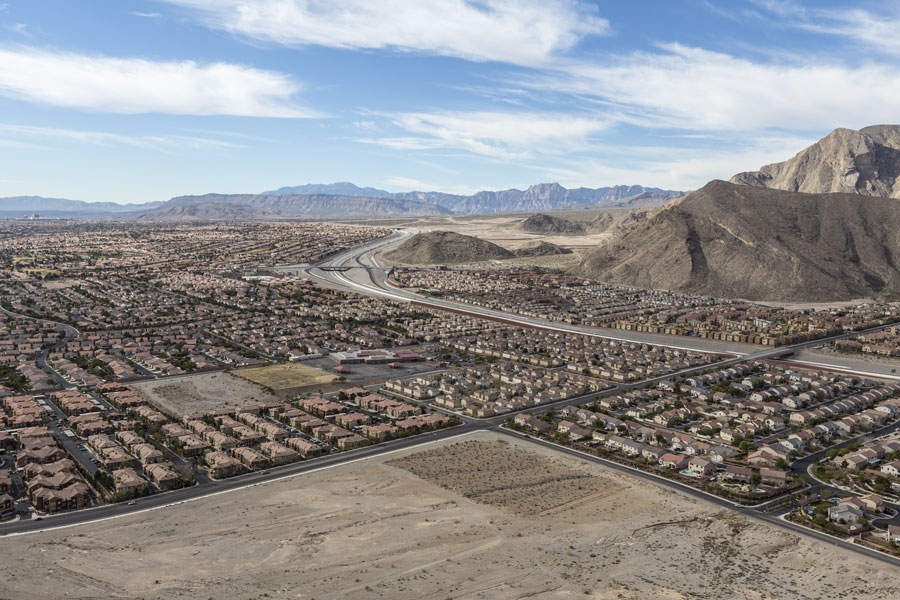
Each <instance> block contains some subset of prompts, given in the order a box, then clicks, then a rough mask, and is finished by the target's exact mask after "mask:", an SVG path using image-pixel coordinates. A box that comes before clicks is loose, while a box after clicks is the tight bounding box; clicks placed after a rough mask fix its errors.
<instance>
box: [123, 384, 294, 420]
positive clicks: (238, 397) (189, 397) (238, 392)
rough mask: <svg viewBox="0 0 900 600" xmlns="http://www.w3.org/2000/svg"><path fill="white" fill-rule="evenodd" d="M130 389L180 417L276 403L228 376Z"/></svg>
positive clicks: (260, 392) (268, 394) (253, 388)
mask: <svg viewBox="0 0 900 600" xmlns="http://www.w3.org/2000/svg"><path fill="white" fill-rule="evenodd" d="M129 387H131V388H132V389H133V390H135V391H136V392H138V393H139V394H140V395H141V396H143V397H144V398H146V399H147V401H148V402H149V403H150V404H152V405H154V406H156V407H157V408H159V409H160V410H161V411H163V412H165V413H168V414H171V415H176V416H179V417H180V416H183V415H189V414H191V413H198V412H209V411H213V410H216V409H219V408H233V407H235V406H244V405H247V404H254V403H257V402H272V401H273V400H278V398H276V397H275V396H274V395H273V394H270V393H269V392H267V391H265V390H264V389H262V388H261V387H260V386H258V385H256V384H255V383H251V382H249V381H246V380H244V379H239V378H237V377H233V376H232V375H229V374H228V373H202V374H200V375H189V376H186V377H178V378H175V379H159V380H155V381H142V382H141V383H132V384H131V385H130V386H129Z"/></svg>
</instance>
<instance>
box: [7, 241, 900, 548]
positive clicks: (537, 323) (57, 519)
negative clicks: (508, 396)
mask: <svg viewBox="0 0 900 600" xmlns="http://www.w3.org/2000/svg"><path fill="white" fill-rule="evenodd" d="M413 232H414V230H406V231H396V232H394V233H392V234H391V235H390V236H387V237H385V238H381V239H378V240H373V241H371V242H368V243H366V244H363V245H361V246H357V247H355V248H352V249H350V250H346V251H344V252H341V253H338V254H336V255H334V256H332V257H330V258H328V259H326V260H324V261H321V262H319V263H317V264H315V265H289V266H284V267H279V270H281V271H282V272H289V273H298V274H300V273H302V274H304V275H306V276H307V277H310V278H311V279H313V280H315V281H317V282H318V283H320V284H322V285H325V286H327V287H331V288H337V289H342V290H346V291H352V292H356V293H361V294H365V295H369V296H376V297H381V298H389V299H392V300H396V301H399V302H415V303H416V304H417V305H423V306H429V307H432V308H436V309H439V310H452V311H454V312H463V313H465V314H469V315H472V316H474V317H480V318H487V319H494V320H500V321H504V322H509V323H516V324H521V325H523V326H527V327H535V328H542V329H550V330H555V331H564V332H567V333H577V334H581V335H590V336H594V337H603V338H612V339H622V340H628V341H640V342H646V343H654V344H657V343H658V342H657V341H655V340H656V338H659V337H664V338H666V340H665V341H666V342H667V343H665V344H661V345H665V346H668V347H673V348H682V349H686V350H694V351H700V352H716V353H719V354H725V355H729V356H728V358H724V359H723V360H721V361H718V362H715V363H712V364H707V365H703V366H700V367H694V368H691V369H686V370H684V371H681V372H679V373H678V374H670V375H667V376H664V377H657V378H653V379H648V380H643V381H640V382H635V383H630V384H621V385H617V386H614V387H612V388H610V389H608V390H604V391H602V392H598V393H595V394H590V395H587V396H583V397H580V398H570V399H567V400H562V401H559V402H555V403H548V404H546V405H542V406H541V408H547V407H551V406H552V407H562V406H566V405H571V404H582V403H585V402H589V401H591V400H593V399H595V398H597V397H600V396H603V395H609V394H620V393H623V392H624V391H627V390H630V389H635V388H638V387H643V386H645V385H646V384H648V383H653V382H656V381H660V380H663V379H669V378H671V377H673V376H675V375H679V374H688V373H693V372H698V371H704V370H707V369H710V368H719V367H722V366H727V365H729V364H735V363H738V362H745V361H751V360H757V359H763V358H780V357H785V356H787V355H790V354H791V353H793V352H795V351H797V350H799V349H803V348H809V347H812V346H816V345H820V344H823V343H827V342H828V341H831V340H833V339H838V338H842V337H846V336H847V335H858V334H859V333H860V332H856V333H854V334H844V335H840V336H834V337H833V338H827V339H822V340H816V341H811V342H804V343H801V344H795V345H792V346H785V347H780V348H763V349H759V347H756V346H748V345H745V344H739V345H738V346H741V348H740V350H739V351H738V350H736V349H735V345H734V344H729V343H727V342H724V343H723V342H717V341H715V340H702V339H695V338H676V339H675V340H674V341H673V340H672V339H671V336H652V335H651V334H643V333H640V332H625V331H620V330H600V329H598V328H589V327H579V326H574V325H568V324H562V323H553V322H549V321H544V320H541V319H531V318H527V317H523V316H520V315H513V314H507V313H502V312H498V311H493V310H487V309H482V308H480V307H473V306H470V305H465V304H458V303H452V302H446V301H440V300H434V299H431V298H426V297H424V296H419V295H417V294H414V293H411V292H409V291H406V290H399V289H397V288H394V287H392V286H390V285H389V284H388V283H387V281H386V280H387V277H386V273H385V272H384V271H383V270H380V269H356V270H355V271H356V272H355V273H354V277H356V279H354V278H351V277H350V276H349V275H348V273H349V271H347V272H341V271H323V270H322V267H329V266H335V267H346V266H352V265H354V264H355V265H357V266H362V267H378V266H379V265H377V263H376V262H375V259H374V258H373V257H372V255H373V254H375V253H376V252H378V251H381V250H383V249H384V248H386V247H388V246H390V245H393V244H397V243H400V242H402V241H403V240H404V239H406V238H408V237H409V236H411V235H413ZM358 279H362V281H359V280H358ZM880 328H881V327H876V328H873V329H872V330H873V331H874V330H877V329H880ZM607 332H608V333H607ZM67 333H68V332H67ZM710 343H711V344H710ZM516 412H521V411H514V412H510V413H505V414H502V415H498V416H495V417H491V418H487V419H474V418H470V417H465V416H463V417H461V421H462V423H461V424H460V425H457V426H455V427H451V428H447V429H442V430H438V431H434V432H429V433H422V434H419V435H415V436H411V437H407V438H401V439H397V440H391V441H387V442H382V443H379V444H376V445H372V446H367V447H364V448H359V449H356V450H350V451H345V452H339V453H336V454H330V455H327V456H324V457H319V458H315V459H310V460H306V461H302V462H298V463H293V464H289V465H283V466H280V467H273V468H270V469H268V470H266V471H258V472H252V473H247V474H244V475H239V476H236V477H232V478H229V479H225V480H219V481H216V480H211V479H203V480H201V481H200V482H199V483H198V484H197V485H194V486H192V487H188V488H183V489H179V490H174V491H170V492H164V493H160V494H156V495H153V496H148V497H144V498H140V499H139V500H137V502H136V503H135V504H133V505H129V504H126V503H118V504H109V505H103V506H98V507H94V508H90V509H86V510H80V511H74V512H70V513H63V514H58V515H53V516H48V517H45V518H44V519H43V520H40V521H37V520H34V519H24V520H19V521H13V522H7V523H4V524H0V536H2V535H23V534H27V533H34V532H38V531H45V530H50V529H55V528H60V527H71V526H75V525H81V524H85V523H90V522H95V521H99V520H105V519H110V518H115V517H119V516H124V515H128V514H135V513H139V512H143V511H147V510H157V509H164V508H165V507H166V506H170V505H173V504H180V503H183V502H188V501H192V500H196V499H199V498H203V497H208V496H211V495H215V494H220V493H226V492H230V491H235V490H239V489H242V488H245V487H248V486H251V485H259V484H262V483H266V482H270V481H276V480H279V479H283V478H287V477H294V476H297V475H301V474H304V473H309V472H312V471H316V470H319V469H325V468H332V467H336V466H339V465H343V464H347V463H351V462H355V461H358V460H365V459H368V458H372V457H376V456H381V455H384V454H388V453H391V452H396V451H400V450H406V449H409V448H413V447H417V446H422V445H426V444H428V443H432V442H436V441H439V440H444V439H448V438H452V437H455V436H460V435H467V434H471V433H474V432H476V431H496V432H500V433H502V434H504V435H517V436H520V434H517V433H515V432H512V431H510V430H507V429H505V428H503V427H502V424H503V423H504V422H505V421H506V419H507V418H510V417H512V416H513V415H515V414H516ZM897 427H898V428H900V425H898V426H897ZM520 437H523V438H525V439H528V440H530V441H531V443H535V444H540V445H544V446H549V447H553V448H554V449H556V450H558V451H560V452H563V453H565V454H569V455H572V456H576V457H578V458H579V459H581V460H586V461H589V462H595V463H599V464H602V465H604V466H606V467H608V468H612V469H615V470H618V471H622V472H626V473H628V474H630V475H632V476H635V477H638V478H641V479H644V480H647V481H652V482H653V483H656V484H657V485H661V486H663V487H666V488H669V489H677V490H678V491H680V492H682V493H685V494H688V495H691V496H694V497H698V498H702V499H703V500H706V501H708V502H712V503H713V504H716V505H717V506H720V507H722V508H727V509H729V510H733V511H735V512H739V513H741V514H743V515H745V516H748V517H750V518H753V519H756V520H760V521H765V522H767V523H769V524H770V525H774V526H776V527H779V528H782V529H786V530H790V531H791V532H793V533H795V534H799V535H804V536H807V537H809V538H813V539H816V540H819V541H823V542H826V543H829V544H834V545H835V546H841V547H843V548H845V549H848V550H851V551H854V552H857V553H859V554H862V555H865V556H867V557H869V558H872V559H876V560H879V561H882V562H887V563H889V564H893V565H896V564H898V562H900V560H898V559H895V558H894V557H891V556H889V555H886V554H883V553H879V552H877V551H873V550H870V549H868V548H865V547H862V546H858V545H856V544H853V543H852V542H848V541H846V540H841V539H838V538H836V537H834V536H830V535H827V534H823V533H820V532H817V531H814V530H811V529H808V528H805V527H801V526H799V525H795V524H793V523H790V522H788V521H784V520H783V519H781V518H780V516H779V515H777V514H767V513H765V512H763V511H761V510H760V509H758V508H753V507H745V506H740V505H737V504H735V503H733V502H731V501H729V500H725V499H722V498H719V497H717V496H713V495H711V494H708V493H706V492H703V491H701V490H698V489H696V488H693V487H691V486H688V485H685V484H682V483H679V482H677V481H673V480H669V479H666V478H663V477H658V476H654V475H652V474H649V473H646V472H644V471H640V470H638V469H633V468H629V467H627V466H625V465H622V464H619V463H616V462H614V461H608V460H604V459H602V458H600V457H597V456H594V455H590V454H586V453H584V452H580V451H578V450H575V449H572V448H568V447H564V446H558V445H556V444H552V443H550V442H547V441H544V440H540V439H536V438H534V437H531V436H520ZM848 443H849V442H848ZM815 456H816V455H813V457H807V458H806V459H802V461H798V463H797V466H798V468H801V467H802V468H803V469H804V472H805V468H806V467H807V466H808V465H809V464H810V463H811V462H812V461H813V460H815ZM813 487H814V488H816V489H821V488H825V487H829V486H825V485H824V484H814V486H813ZM832 489H836V488H832ZM837 491H839V490H837Z"/></svg>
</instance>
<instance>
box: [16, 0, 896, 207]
mask: <svg viewBox="0 0 900 600" xmlns="http://www.w3.org/2000/svg"><path fill="white" fill-rule="evenodd" d="M898 98H900V2H895V1H880V2H866V1H865V0H863V1H859V2H854V3H847V2H827V1H822V2H799V1H792V0H746V1H743V0H729V1H725V0H722V1H720V2H716V1H715V0H658V1H651V0H646V1H642V2H633V1H624V0H621V1H615V2H613V1H609V2H588V1H579V0H415V1H414V0H378V1H377V2H373V1H371V0H255V1H250V0H88V1H86V2H73V1H71V0H0V196H13V195H25V194H28V195H31V194H34V195H43V196H57V197H67V198H76V199H82V200H90V201H114V202H123V203H128V202H144V201H151V200H165V199H168V198H170V197H172V196H175V195H180V194H199V193H206V192H259V191H263V190H267V189H272V188H277V187H281V186H284V185H297V184H302V183H327V182H332V181H353V182H354V183H357V184H359V185H370V186H375V187H381V188H385V189H388V190H391V191H404V190H412V189H426V190H430V189H437V190H442V191H449V192H458V193H471V192H474V191H476V190H479V189H505V188H510V187H518V188H523V187H526V186H528V185H530V184H533V183H539V182H546V181H559V182H560V183H562V184H563V185H565V186H569V187H575V186H587V187H600V186H607V185H615V184H643V185H652V186H658V187H663V188H669V189H693V188H696V187H699V186H701V185H703V184H704V183H705V182H706V181H708V180H710V179H713V178H728V177H730V176H731V175H733V174H734V173H735V172H738V171H742V170H750V169H755V168H758V167H759V166H761V165H762V164H766V163H768V162H773V161H777V160H783V159H786V158H788V157H790V156H793V155H794V154H795V153H796V152H797V151H799V150H800V149H802V148H803V147H805V146H806V145H808V144H810V143H812V142H814V141H815V140H816V139H818V138H820V137H822V136H824V135H825V134H827V133H828V132H829V131H831V130H832V129H834V128H835V127H851V128H859V127H863V126H866V125H871V124H876V123H897V122H900V115H898V112H900V102H898V100H897V99H898Z"/></svg>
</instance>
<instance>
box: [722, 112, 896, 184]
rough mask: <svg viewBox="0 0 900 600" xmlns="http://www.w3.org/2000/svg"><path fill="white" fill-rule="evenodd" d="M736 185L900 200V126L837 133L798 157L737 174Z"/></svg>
mask: <svg viewBox="0 0 900 600" xmlns="http://www.w3.org/2000/svg"><path fill="white" fill-rule="evenodd" d="M731 182H732V183H736V184H739V185H748V186H755V187H767V188H772V189H778V190H787V191H791V192H804V193H807V194H826V193H847V194H863V195H865V196H883V197H888V198H900V125H875V126H872V127H866V128H864V129H860V130H859V131H854V130H852V129H835V130H834V131H832V132H831V133H830V134H828V135H827V136H826V137H824V138H822V139H821V140H819V141H818V142H816V143H815V144H813V145H812V146H810V147H809V148H806V149H805V150H803V151H802V152H800V153H799V154H797V156H795V157H794V158H792V159H790V160H787V161H784V162H780V163H775V164H771V165H766V166H764V167H762V168H761V169H760V170H759V171H751V172H747V173H738V174H737V175H735V176H734V177H732V178H731Z"/></svg>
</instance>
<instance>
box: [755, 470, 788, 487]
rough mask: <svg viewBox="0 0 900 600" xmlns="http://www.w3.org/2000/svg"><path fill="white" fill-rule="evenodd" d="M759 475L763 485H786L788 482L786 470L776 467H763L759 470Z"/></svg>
mask: <svg viewBox="0 0 900 600" xmlns="http://www.w3.org/2000/svg"><path fill="white" fill-rule="evenodd" d="M759 476H760V481H761V482H762V483H764V484H765V485H771V486H775V487H783V486H785V485H787V482H788V473H787V471H780V470H778V469H767V468H765V467H763V468H761V469H760V470H759Z"/></svg>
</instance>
